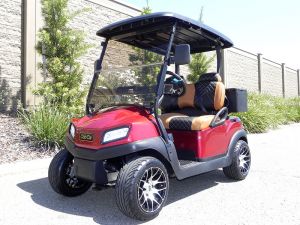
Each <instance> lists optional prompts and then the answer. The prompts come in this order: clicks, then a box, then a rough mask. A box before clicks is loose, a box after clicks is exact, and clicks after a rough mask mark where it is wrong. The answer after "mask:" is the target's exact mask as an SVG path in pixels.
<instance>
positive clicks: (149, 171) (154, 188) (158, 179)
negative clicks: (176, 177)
mask: <svg viewBox="0 0 300 225" xmlns="http://www.w3.org/2000/svg"><path fill="white" fill-rule="evenodd" d="M168 191H169V178H168V173H167V170H166V168H165V167H164V165H163V164H162V163H161V162H160V161H159V160H158V159H156V158H153V157H141V158H138V159H135V160H133V161H131V162H129V163H128V164H126V165H125V166H124V167H123V168H122V169H121V171H120V173H119V175H118V179H117V183H116V201H117V205H118V207H119V209H120V210H121V211H122V212H123V213H124V214H125V215H126V216H128V217H131V218H134V219H138V220H150V219H153V218H154V217H156V216H157V215H158V214H159V212H160V211H161V209H162V208H163V206H164V204H165V203H166V200H167V197H168Z"/></svg>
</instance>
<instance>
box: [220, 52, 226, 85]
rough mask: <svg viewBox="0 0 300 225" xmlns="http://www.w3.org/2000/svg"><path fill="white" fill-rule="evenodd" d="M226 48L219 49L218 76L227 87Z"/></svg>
mask: <svg viewBox="0 0 300 225" xmlns="http://www.w3.org/2000/svg"><path fill="white" fill-rule="evenodd" d="M226 75H227V74H226V50H225V49H222V50H221V68H220V76H221V78H222V81H223V83H224V85H225V87H227V76H226Z"/></svg>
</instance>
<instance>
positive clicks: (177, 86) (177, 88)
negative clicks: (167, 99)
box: [166, 70, 186, 96]
mask: <svg viewBox="0 0 300 225" xmlns="http://www.w3.org/2000/svg"><path fill="white" fill-rule="evenodd" d="M166 74H168V75H171V76H172V77H171V78H173V79H172V80H171V83H170V84H169V83H167V84H169V85H172V87H171V88H169V90H168V94H171V95H176V96H181V95H183V94H184V93H185V85H186V82H185V80H184V79H183V78H182V77H181V76H179V75H178V74H177V73H174V72H172V71H169V70H168V71H167V72H166ZM174 78H175V79H174ZM168 79H170V78H168ZM168 79H167V80H168Z"/></svg>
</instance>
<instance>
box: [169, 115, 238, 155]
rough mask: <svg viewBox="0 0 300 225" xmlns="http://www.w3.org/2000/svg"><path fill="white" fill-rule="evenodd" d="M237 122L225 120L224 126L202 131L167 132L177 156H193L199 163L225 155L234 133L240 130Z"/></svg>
mask: <svg viewBox="0 0 300 225" xmlns="http://www.w3.org/2000/svg"><path fill="white" fill-rule="evenodd" d="M241 129H243V128H242V124H241V123H240V122H238V121H231V120H227V121H226V122H225V124H224V125H221V126H218V127H215V128H207V129H205V130H202V131H179V130H169V131H168V133H171V134H172V135H173V138H174V144H175V147H176V150H177V151H178V153H179V155H182V156H183V157H184V156H185V155H186V156H187V157H189V158H190V157H191V156H194V157H195V158H196V159H197V160H199V161H205V160H208V159H210V158H214V157H218V156H221V155H225V154H226V152H227V150H228V146H229V143H230V140H231V138H232V136H233V134H234V133H235V132H237V131H238V130H241Z"/></svg>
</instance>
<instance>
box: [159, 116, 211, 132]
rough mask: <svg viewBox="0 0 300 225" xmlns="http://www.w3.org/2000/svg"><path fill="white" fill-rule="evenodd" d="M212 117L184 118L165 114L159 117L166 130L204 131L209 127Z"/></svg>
mask: <svg viewBox="0 0 300 225" xmlns="http://www.w3.org/2000/svg"><path fill="white" fill-rule="evenodd" d="M213 118H214V115H205V116H197V117H194V116H193V117H192V116H186V115H184V114H180V113H166V114H163V115H161V116H160V119H161V120H162V122H163V124H164V126H165V128H166V129H173V130H204V129H206V128H208V127H209V125H210V123H211V121H212V120H213Z"/></svg>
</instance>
